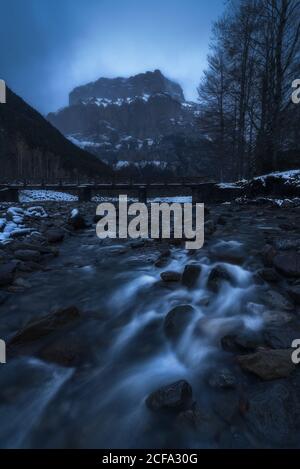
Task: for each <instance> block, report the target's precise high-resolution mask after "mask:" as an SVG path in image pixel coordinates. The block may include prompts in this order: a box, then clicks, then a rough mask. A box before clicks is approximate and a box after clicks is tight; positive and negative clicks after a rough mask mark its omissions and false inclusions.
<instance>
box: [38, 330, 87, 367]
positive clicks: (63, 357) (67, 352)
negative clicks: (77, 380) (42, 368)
mask: <svg viewBox="0 0 300 469" xmlns="http://www.w3.org/2000/svg"><path fill="white" fill-rule="evenodd" d="M38 356H39V357H40V358H41V359H42V360H45V361H49V362H53V363H57V364H58V365H61V366H66V367H73V366H79V365H81V364H82V363H84V362H85V358H86V344H84V343H83V341H82V340H80V337H78V336H77V337H76V336H74V335H72V336H67V337H61V338H59V339H57V340H55V341H54V342H52V343H50V344H48V345H47V346H46V347H44V348H42V350H40V351H39V353H38Z"/></svg>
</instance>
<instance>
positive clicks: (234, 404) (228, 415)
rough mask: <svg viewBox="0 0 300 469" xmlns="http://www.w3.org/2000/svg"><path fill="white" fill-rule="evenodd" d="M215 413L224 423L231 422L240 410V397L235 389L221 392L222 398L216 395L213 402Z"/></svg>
mask: <svg viewBox="0 0 300 469" xmlns="http://www.w3.org/2000/svg"><path fill="white" fill-rule="evenodd" d="M213 409H214V411H215V413H216V414H217V415H218V416H219V417H220V418H221V419H223V420H224V421H225V422H226V423H228V424H231V423H232V421H233V419H234V418H235V417H236V416H237V415H238V413H239V410H240V397H239V395H238V394H237V392H236V391H235V390H230V389H228V390H227V391H226V392H223V394H222V399H220V397H219V396H217V397H216V399H215V402H214V404H213Z"/></svg>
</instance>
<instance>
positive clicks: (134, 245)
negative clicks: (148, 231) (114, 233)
mask: <svg viewBox="0 0 300 469" xmlns="http://www.w3.org/2000/svg"><path fill="white" fill-rule="evenodd" d="M145 244H146V242H145V240H144V239H136V240H134V241H131V242H130V243H129V246H130V247H131V249H140V248H143V247H144V246H145Z"/></svg>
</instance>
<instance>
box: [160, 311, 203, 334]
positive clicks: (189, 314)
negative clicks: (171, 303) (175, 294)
mask: <svg viewBox="0 0 300 469" xmlns="http://www.w3.org/2000/svg"><path fill="white" fill-rule="evenodd" d="M195 313H196V310H195V309H194V308H193V307H192V306H189V305H183V306H176V308H173V309H172V310H171V311H170V312H169V313H168V314H167V316H166V318H165V322H164V331H165V334H166V336H167V337H168V338H169V339H173V340H174V339H175V340H176V339H179V338H180V337H181V336H182V334H183V333H184V332H185V330H186V327H187V326H188V324H189V323H190V321H191V320H192V319H193V317H194V315H195Z"/></svg>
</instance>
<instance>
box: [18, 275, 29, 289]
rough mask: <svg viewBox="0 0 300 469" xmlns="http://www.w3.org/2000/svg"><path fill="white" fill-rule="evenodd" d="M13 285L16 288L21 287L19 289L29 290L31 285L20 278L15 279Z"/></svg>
mask: <svg viewBox="0 0 300 469" xmlns="http://www.w3.org/2000/svg"><path fill="white" fill-rule="evenodd" d="M14 285H15V286H16V287H21V288H31V283H30V282H28V281H27V280H25V279H24V278H22V277H18V278H16V280H15V281H14Z"/></svg>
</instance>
